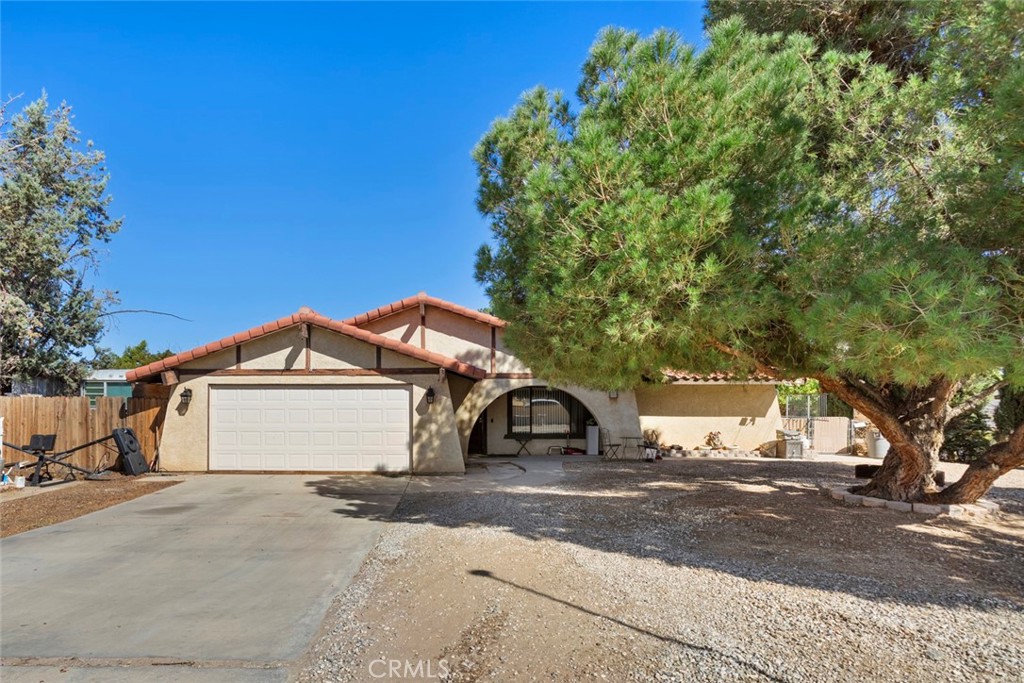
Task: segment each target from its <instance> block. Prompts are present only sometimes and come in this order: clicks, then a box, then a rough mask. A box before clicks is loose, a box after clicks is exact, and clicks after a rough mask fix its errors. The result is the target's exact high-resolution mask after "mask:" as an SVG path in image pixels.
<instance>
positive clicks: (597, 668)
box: [294, 459, 1024, 682]
mask: <svg viewBox="0 0 1024 683" xmlns="http://www.w3.org/2000/svg"><path fill="white" fill-rule="evenodd" d="M525 462H526V463H528V462H529V461H528V460H525ZM565 467H566V475H565V476H564V477H562V478H560V479H559V480H557V481H556V482H554V483H552V484H549V485H545V486H535V487H522V486H518V487H517V486H516V485H515V480H510V481H507V482H505V483H504V484H502V485H495V486H492V487H491V488H489V489H484V490H480V489H475V490H465V491H460V490H457V489H456V490H447V491H445V490H441V491H438V492H420V493H409V494H407V495H406V496H405V498H404V499H403V501H402V503H401V504H400V505H399V507H398V508H397V510H396V511H395V513H394V515H393V516H392V518H391V520H390V521H391V523H390V524H389V525H388V527H387V528H386V530H385V532H384V533H383V534H382V536H381V539H380V541H379V543H378V545H377V547H376V548H375V549H374V551H373V552H372V553H371V554H370V556H369V558H368V559H367V562H366V564H365V565H364V567H363V569H362V571H361V573H360V575H359V576H358V577H357V579H356V580H355V581H354V582H353V584H352V585H351V587H350V589H349V590H348V591H347V592H346V593H345V594H343V595H342V596H339V598H338V600H336V601H335V604H334V605H333V606H332V608H331V610H330V612H329V613H328V617H327V619H326V620H325V624H324V630H323V631H322V634H321V637H320V638H319V639H317V641H316V642H314V644H313V646H312V647H311V649H310V651H309V652H308V654H307V656H306V658H305V659H304V660H303V661H302V662H300V664H299V666H298V667H297V669H296V670H295V672H294V673H295V678H296V679H297V680H299V681H303V682H309V681H365V680H374V679H378V678H380V677H379V676H377V675H376V674H378V673H381V672H382V671H386V667H387V666H388V665H389V663H390V662H391V661H392V660H394V661H397V662H400V663H401V666H402V667H408V666H412V667H413V668H412V669H410V668H403V669H402V670H401V673H402V675H401V676H397V677H396V676H391V678H405V679H406V680H409V679H416V678H420V679H426V678H429V677H430V675H431V674H432V676H433V678H434V680H437V679H438V678H441V679H446V680H457V681H563V680H615V681H822V680H829V681H862V680H871V681H900V682H902V681H954V680H955V681H1008V680H1024V674H1022V670H1024V638H1022V636H1024V614H1022V607H1024V571H1022V569H1024V553H1022V552H1021V551H1022V545H1024V517H1022V516H1021V514H1020V513H1021V511H1022V503H1024V473H1021V472H1016V473H1014V474H1013V475H1011V477H1010V478H1009V479H1005V480H1004V481H1003V482H1001V483H1002V487H1001V488H999V489H994V490H993V493H992V495H991V498H993V499H995V500H997V501H998V502H1000V503H1002V504H1003V506H1004V510H1005V511H1006V512H1004V513H1003V514H1000V515H998V516H997V517H995V518H993V519H990V520H987V521H984V522H963V521H958V520H950V519H948V518H923V517H920V516H916V515H911V514H907V513H899V512H894V511H890V510H884V509H883V510H878V509H865V508H845V507H843V506H842V505H840V504H839V503H838V502H836V501H832V500H831V499H829V498H827V497H825V496H820V495H818V494H817V493H816V485H817V484H818V483H820V482H826V483H830V484H852V483H853V479H852V477H851V476H850V475H852V467H851V466H850V465H848V464H844V463H835V462H806V461H804V462H793V461H756V460H751V461H743V460H728V461H726V460H717V459H687V460H681V461H679V460H668V461H664V462H659V463H653V464H648V463H631V462H626V463H601V462H593V463H589V462H588V463H568V464H566V466H565ZM355 507H358V506H355ZM407 663H408V664H407ZM417 663H418V664H419V667H420V668H418V669H416V668H415V666H416V665H417Z"/></svg>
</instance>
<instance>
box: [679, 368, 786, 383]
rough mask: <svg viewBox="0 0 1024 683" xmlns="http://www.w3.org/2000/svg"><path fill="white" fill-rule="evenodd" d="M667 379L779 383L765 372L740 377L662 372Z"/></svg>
mask: <svg viewBox="0 0 1024 683" xmlns="http://www.w3.org/2000/svg"><path fill="white" fill-rule="evenodd" d="M662 372H663V373H664V374H665V376H666V377H668V378H669V379H671V380H673V381H675V382H742V383H757V382H777V381H779V380H778V379H776V378H775V377H772V376H771V375H766V374H765V373H763V372H757V371H755V372H752V373H750V374H749V375H745V376H744V375H738V374H736V373H734V372H709V373H705V374H703V375H702V374H699V373H696V372H688V371H686V370H662Z"/></svg>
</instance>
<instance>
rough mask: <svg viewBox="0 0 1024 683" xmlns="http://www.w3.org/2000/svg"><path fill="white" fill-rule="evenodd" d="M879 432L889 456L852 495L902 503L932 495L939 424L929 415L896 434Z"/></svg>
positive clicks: (940, 440) (939, 430) (884, 430)
mask: <svg viewBox="0 0 1024 683" xmlns="http://www.w3.org/2000/svg"><path fill="white" fill-rule="evenodd" d="M876 426H878V425H876ZM879 429H880V430H881V431H882V434H883V436H885V437H886V438H887V439H888V440H889V441H890V444H891V445H890V447H889V453H888V454H887V455H886V456H885V460H884V461H882V467H881V469H879V471H878V473H877V474H876V475H875V476H874V477H873V478H872V479H871V481H869V482H868V483H867V484H865V485H864V486H860V487H858V488H856V489H855V490H854V492H855V493H857V494H860V495H862V496H872V497H875V498H885V499H886V500H902V501H911V500H920V499H921V498H922V497H924V496H925V495H927V494H929V493H932V492H934V491H935V488H936V487H935V470H936V469H937V467H938V464H939V449H940V448H941V447H942V440H943V434H942V425H941V424H940V422H939V421H938V420H936V419H935V418H934V417H932V416H930V415H929V416H926V417H922V418H919V419H917V420H912V421H911V422H910V423H909V424H907V425H905V429H903V430H900V432H898V433H886V431H887V430H886V429H884V428H882V427H879ZM907 437H909V438H907Z"/></svg>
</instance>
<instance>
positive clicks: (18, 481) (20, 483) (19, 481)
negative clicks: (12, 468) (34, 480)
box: [14, 477, 25, 489]
mask: <svg viewBox="0 0 1024 683" xmlns="http://www.w3.org/2000/svg"><path fill="white" fill-rule="evenodd" d="M14 488H16V489H23V488H25V477H15V478H14Z"/></svg>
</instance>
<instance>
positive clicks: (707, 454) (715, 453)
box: [661, 448, 762, 458]
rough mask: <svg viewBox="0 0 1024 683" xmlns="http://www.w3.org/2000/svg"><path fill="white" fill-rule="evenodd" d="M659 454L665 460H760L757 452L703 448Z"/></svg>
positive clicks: (668, 450)
mask: <svg viewBox="0 0 1024 683" xmlns="http://www.w3.org/2000/svg"><path fill="white" fill-rule="evenodd" d="M661 454H662V455H663V456H665V457H666V458H760V457H762V456H761V454H760V453H758V452H757V451H741V450H739V449H728V448H725V449H718V450H714V449H710V448H708V449H704V448H683V449H678V448H677V449H672V448H669V449H663V450H662V451H661Z"/></svg>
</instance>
